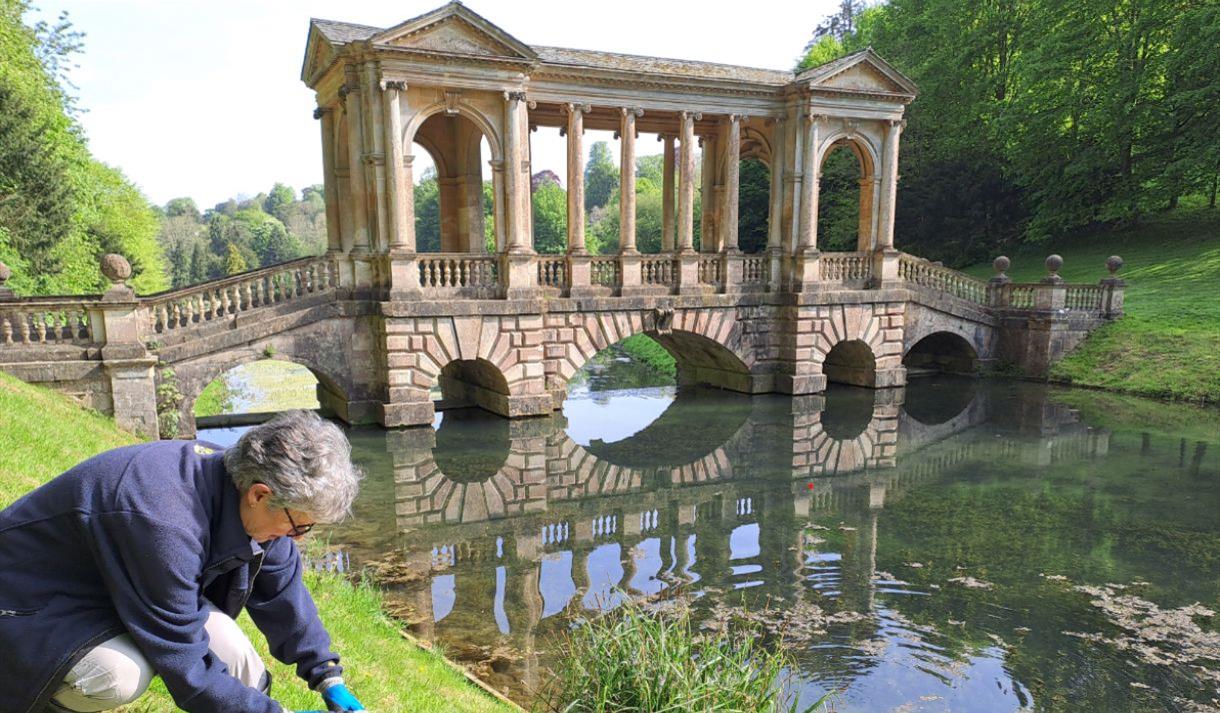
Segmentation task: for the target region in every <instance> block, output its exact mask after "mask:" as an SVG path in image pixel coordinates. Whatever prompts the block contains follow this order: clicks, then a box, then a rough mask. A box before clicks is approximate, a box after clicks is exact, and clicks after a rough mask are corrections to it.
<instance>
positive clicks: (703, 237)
mask: <svg viewBox="0 0 1220 713" xmlns="http://www.w3.org/2000/svg"><path fill="white" fill-rule="evenodd" d="M699 146H700V147H701V148H702V149H703V151H702V153H700V156H699V158H700V162H701V163H702V164H703V170H702V171H700V179H701V180H702V186H701V188H702V190H701V193H702V200H701V202H700V205H699V252H701V253H710V252H720V235H719V231H718V230H717V225H716V222H717V221H716V205H717V203H716V201H717V200H718V199H719V198H720V197H721V196H720V194H719V192H718V191H717V190H716V189H717V186H716V135H715V134H704V135H702V136H700V137H699Z"/></svg>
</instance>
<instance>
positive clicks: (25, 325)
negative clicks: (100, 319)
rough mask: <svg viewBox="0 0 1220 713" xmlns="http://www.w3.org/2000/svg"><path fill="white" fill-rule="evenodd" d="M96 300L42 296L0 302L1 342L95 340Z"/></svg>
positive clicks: (33, 343)
mask: <svg viewBox="0 0 1220 713" xmlns="http://www.w3.org/2000/svg"><path fill="white" fill-rule="evenodd" d="M97 308H98V305H97V304H96V303H95V302H93V301H85V300H80V299H66V298H57V297H42V298H32V299H27V300H21V301H18V302H13V303H0V343H2V344H12V345H24V346H36V345H44V346H54V345H77V344H79V345H85V344H92V343H93V340H94V331H93V319H91V317H90V312H91V310H92V311H96V310H97Z"/></svg>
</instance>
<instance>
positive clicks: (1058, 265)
mask: <svg viewBox="0 0 1220 713" xmlns="http://www.w3.org/2000/svg"><path fill="white" fill-rule="evenodd" d="M1062 269H1063V258H1061V257H1059V256H1058V255H1047V256H1046V271H1047V272H1049V273H1050V274H1051V276H1053V277H1058V276H1059V271H1060V270H1062Z"/></svg>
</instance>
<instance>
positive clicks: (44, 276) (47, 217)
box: [0, 0, 168, 294]
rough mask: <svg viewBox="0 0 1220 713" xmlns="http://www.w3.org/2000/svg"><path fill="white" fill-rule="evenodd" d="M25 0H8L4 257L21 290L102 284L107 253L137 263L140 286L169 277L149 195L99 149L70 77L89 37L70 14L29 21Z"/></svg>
mask: <svg viewBox="0 0 1220 713" xmlns="http://www.w3.org/2000/svg"><path fill="white" fill-rule="evenodd" d="M29 10H30V6H29V4H28V3H27V2H26V0H0V261H3V262H5V263H7V264H8V265H9V266H10V267H11V268H13V272H14V275H13V279H12V281H11V283H10V284H11V286H12V287H13V288H14V289H15V290H17V291H18V292H19V293H22V294H55V293H59V294H68V293H81V292H96V291H98V290H100V289H102V288H104V287H105V286H106V285H108V284H109V283H108V282H107V281H106V279H105V278H104V277H103V276H102V274H101V271H100V269H99V267H98V264H99V258H100V257H101V256H102V255H103V254H105V253H108V252H117V253H121V254H123V255H125V256H126V257H127V259H128V260H129V261H130V262H131V265H132V269H133V278H132V280H131V285H132V286H133V287H134V288H135V289H136V290H137V291H139V292H153V291H156V290H159V289H163V288H164V287H166V286H167V285H168V280H167V279H166V275H165V263H164V257H163V255H162V253H161V248H160V245H159V244H158V242H157V240H156V236H157V220H156V216H155V214H154V213H153V210H152V208H151V207H150V206H149V204H148V201H147V200H146V199H145V198H144V196H143V195H142V194H141V193H140V191H139V190H138V189H137V188H136V187H135V186H134V185H133V184H132V183H131V182H130V181H129V180H127V178H126V177H125V176H123V174H122V173H121V172H120V171H119V170H118V169H116V168H113V167H111V166H107V165H105V164H103V163H101V162H99V161H97V160H96V159H94V158H93V157H92V156H91V155H90V153H89V148H88V146H87V144H86V142H85V138H84V135H83V132H82V131H81V128H80V125H79V124H78V123H77V122H76V120H75V118H74V116H73V111H74V99H73V97H72V96H71V94H70V92H69V91H68V90H69V89H71V84H70V83H69V81H68V80H67V78H66V76H65V72H66V68H67V67H68V66H69V65H70V63H71V57H72V55H73V54H74V53H76V52H77V51H79V49H80V47H81V35H80V34H79V33H77V32H75V31H74V30H73V29H72V26H71V24H70V23H69V22H68V21H67V19H66V18H65V17H64V16H61V17H60V19H59V20H58V21H57V22H56V23H55V24H53V25H50V24H47V23H37V24H35V25H34V26H32V27H31V26H28V25H26V24H24V21H23V20H24V16H25V14H26V13H27V12H28V11H29Z"/></svg>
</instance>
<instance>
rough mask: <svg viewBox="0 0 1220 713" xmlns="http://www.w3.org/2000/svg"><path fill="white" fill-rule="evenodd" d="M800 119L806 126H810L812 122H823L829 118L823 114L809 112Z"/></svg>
mask: <svg viewBox="0 0 1220 713" xmlns="http://www.w3.org/2000/svg"><path fill="white" fill-rule="evenodd" d="M802 118H804V120H805V123H806V124H812V123H814V122H817V123H821V122H824V121H826V120H827V119H829V118H830V117H828V116H827V115H825V114H818V113H816V112H812V111H810V112H806V113H805V115H804V117H802Z"/></svg>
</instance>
